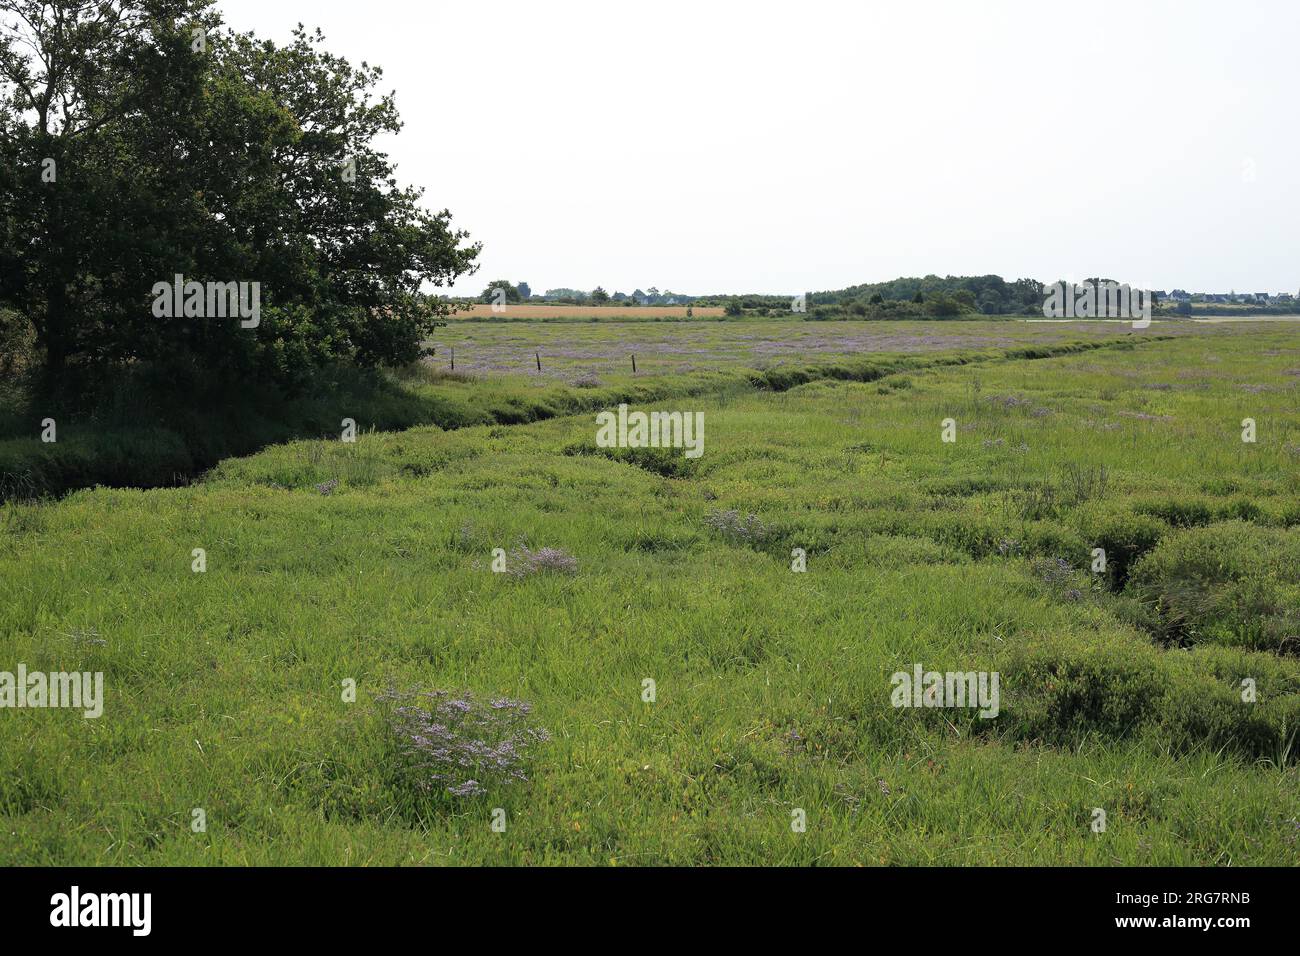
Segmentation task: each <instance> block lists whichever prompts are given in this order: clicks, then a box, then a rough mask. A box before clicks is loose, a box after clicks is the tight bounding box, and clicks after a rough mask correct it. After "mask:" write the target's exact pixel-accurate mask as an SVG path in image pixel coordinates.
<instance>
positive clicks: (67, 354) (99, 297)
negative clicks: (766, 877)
mask: <svg viewBox="0 0 1300 956" xmlns="http://www.w3.org/2000/svg"><path fill="white" fill-rule="evenodd" d="M323 44H324V38H323V36H322V35H321V34H320V32H319V31H316V32H308V31H307V30H305V29H303V28H302V27H301V26H299V27H298V29H297V30H295V31H294V34H293V37H292V40H291V42H289V43H288V44H285V45H277V44H275V43H272V42H269V41H267V40H262V39H258V38H257V37H255V36H253V35H252V34H250V33H239V32H235V31H233V30H231V29H228V28H225V27H224V26H223V24H222V22H221V20H220V17H219V15H218V14H217V12H216V11H215V10H213V9H212V6H211V0H110V2H103V0H95V2H85V0H54V2H50V0H45V2H42V0H0V307H8V308H10V309H12V310H13V312H14V313H17V314H18V315H20V316H24V317H25V318H26V320H27V321H28V322H30V323H31V325H32V327H33V329H34V332H35V339H36V343H37V345H38V347H39V350H40V352H41V354H42V357H43V361H44V371H45V377H46V379H47V381H49V382H50V383H51V384H52V385H54V386H56V387H57V386H58V384H59V383H60V381H62V380H63V378H64V376H65V374H66V372H67V369H68V367H69V366H70V365H72V364H74V363H75V364H94V363H120V362H130V361H138V360H144V361H153V362H165V363H169V364H172V365H183V364H187V363H188V364H192V365H193V366H195V367H202V368H204V369H208V370H213V371H216V372H218V373H221V374H226V375H228V376H231V377H257V378H262V379H269V380H274V381H278V382H282V383H298V382H301V381H302V380H303V379H304V377H305V376H307V375H309V374H310V372H311V371H312V370H313V369H315V368H318V367H320V366H323V365H326V364H330V363H338V362H345V363H351V364H355V365H359V366H364V367H369V366H375V365H379V364H388V363H392V364H396V363H402V362H407V361H411V360H413V359H415V358H417V357H418V356H419V355H420V353H421V351H422V346H421V343H422V341H423V339H424V338H425V337H426V336H427V334H428V332H429V331H430V329H431V328H432V327H433V325H435V324H436V323H437V321H438V319H439V318H440V316H441V315H442V314H443V312H445V310H446V306H443V305H440V304H439V303H438V302H437V301H436V300H432V299H429V298H426V297H425V296H423V295H422V294H421V288H422V287H423V286H425V285H433V286H445V285H450V284H451V283H452V282H454V281H455V279H456V278H457V277H459V276H461V275H465V274H468V273H470V272H472V271H473V270H474V268H475V265H474V263H475V259H476V256H477V253H478V249H479V247H478V245H477V244H470V243H469V242H468V241H467V240H468V235H467V234H466V233H465V232H464V231H457V230H455V229H453V227H452V223H451V214H450V213H449V212H447V211H446V210H443V211H442V212H437V213H432V212H429V211H427V210H425V209H424V208H423V207H422V205H421V191H420V190H418V189H415V188H413V187H410V186H400V185H399V184H398V183H397V181H396V178H395V176H394V171H393V166H392V164H391V163H390V162H389V159H388V157H387V156H386V155H385V154H384V153H382V152H380V151H379V150H378V149H376V147H375V145H374V141H375V138H376V137H377V136H379V135H380V134H383V133H396V132H397V131H398V130H399V129H400V128H401V122H400V120H399V118H398V114H397V110H396V107H395V105H394V102H393V97H392V94H387V95H382V94H379V93H378V92H377V86H378V84H379V82H380V79H381V77H382V72H381V70H380V69H379V68H378V67H372V66H369V65H368V64H366V63H361V64H360V65H354V64H352V63H349V62H348V61H347V60H346V59H343V58H341V57H338V56H334V55H332V54H330V53H329V52H327V51H326V50H325V49H324V46H323ZM176 276H181V277H183V279H184V281H185V282H197V283H200V284H202V283H236V282H238V283H246V284H251V283H256V284H257V286H258V287H259V289H260V319H259V321H258V322H257V323H256V325H255V326H253V327H249V326H248V325H246V324H241V323H240V322H239V321H235V320H232V319H228V318H216V317H213V316H212V315H210V314H205V315H203V316H201V317H193V316H189V317H186V316H175V317H171V318H164V319H159V318H158V317H157V315H156V314H155V312H154V311H153V310H151V307H150V306H151V302H152V301H153V299H154V295H155V293H154V291H153V290H154V288H155V286H156V285H157V284H158V283H160V282H167V283H170V282H172V281H173V279H174V277H176ZM209 297H210V293H209Z"/></svg>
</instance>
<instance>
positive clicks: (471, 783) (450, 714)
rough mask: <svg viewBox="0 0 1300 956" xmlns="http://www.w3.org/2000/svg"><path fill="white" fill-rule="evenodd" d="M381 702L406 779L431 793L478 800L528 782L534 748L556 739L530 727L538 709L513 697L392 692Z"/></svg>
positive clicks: (446, 692) (439, 691) (429, 692)
mask: <svg viewBox="0 0 1300 956" xmlns="http://www.w3.org/2000/svg"><path fill="white" fill-rule="evenodd" d="M379 700H380V704H381V705H382V706H384V707H385V708H386V709H387V713H386V718H387V724H388V730H389V732H390V734H391V735H392V740H393V744H394V746H395V749H396V752H397V756H398V760H399V762H400V765H401V770H402V772H403V775H404V776H406V777H407V778H408V780H409V782H410V783H411V784H412V785H413V786H414V787H416V788H417V789H419V790H422V791H425V792H430V791H435V790H445V791H446V792H447V793H449V794H451V795H452V796H454V797H476V796H479V795H481V794H484V793H487V790H488V787H489V786H492V785H500V786H504V785H506V784H509V783H513V782H518V781H525V780H527V779H528V777H527V775H526V774H525V773H524V770H523V764H524V761H525V759H526V757H527V756H528V754H529V752H530V751H531V749H532V747H533V746H534V745H535V744H539V743H545V742H546V741H547V740H550V739H551V735H550V734H549V733H547V732H546V730H545V728H542V727H532V726H529V723H528V714H529V712H530V711H531V710H532V708H531V707H530V706H529V705H528V704H527V703H525V702H524V701H521V700H513V699H511V698H509V697H497V698H493V699H492V700H490V701H488V702H487V703H484V702H482V701H480V700H478V699H477V698H476V697H474V695H473V694H471V693H470V692H469V691H460V692H455V693H453V692H452V691H446V690H432V691H397V690H389V691H388V692H387V693H385V694H384V695H382V696H381V697H380V698H379Z"/></svg>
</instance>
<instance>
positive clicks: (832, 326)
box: [428, 319, 1207, 384]
mask: <svg viewBox="0 0 1300 956" xmlns="http://www.w3.org/2000/svg"><path fill="white" fill-rule="evenodd" d="M1130 331H1131V330H1130V327H1129V326H1128V325H1126V324H1124V323H1110V322H1042V323H1029V322H1022V321H1017V320H1013V319H1003V320H994V321H986V322H980V321H963V322H800V321H793V320H790V319H780V320H776V319H773V320H762V319H750V320H745V321H737V322H678V323H674V324H673V325H671V326H668V327H656V326H655V325H653V324H646V323H637V322H628V323H616V322H600V323H593V324H586V325H559V324H547V325H543V324H527V323H521V324H515V325H511V324H499V325H488V324H479V325H470V324H466V325H459V326H458V325H452V326H449V327H448V328H446V329H441V330H439V335H438V336H437V337H436V338H435V339H433V340H432V341H431V342H430V343H429V344H431V345H432V346H434V348H435V349H436V354H435V355H434V356H433V357H432V358H430V359H429V360H428V362H429V365H430V366H431V367H432V368H435V369H441V370H444V371H450V370H451V360H452V349H454V350H455V360H456V371H457V372H461V373H464V374H469V375H478V376H484V375H486V376H492V377H493V378H494V379H499V377H500V376H508V375H516V376H518V379H517V380H516V382H517V383H524V382H529V381H531V382H535V383H538V384H543V383H544V384H554V383H555V382H570V383H572V382H579V381H591V380H592V379H595V380H597V381H602V382H603V381H627V380H630V376H631V375H632V362H631V356H633V355H635V356H636V361H637V374H638V375H639V376H641V377H642V378H644V377H646V376H656V375H666V374H694V373H698V372H716V371H722V370H735V369H742V368H757V369H773V368H784V367H788V366H791V365H809V364H813V363H828V362H853V361H862V360H866V359H872V358H876V357H879V356H882V355H898V354H907V355H918V354H932V353H936V352H951V351H961V350H973V349H1007V348H1014V347H1016V346H1043V345H1059V344H1061V343H1064V342H1070V341H1079V340H1085V341H1086V340H1098V339H1106V338H1114V337H1116V336H1122V335H1125V334H1126V333H1128V332H1130ZM1146 331H1147V332H1148V333H1151V334H1156V333H1158V334H1160V335H1185V334H1189V333H1192V332H1198V331H1199V332H1205V331H1207V330H1206V329H1205V328H1204V327H1203V326H1198V325H1196V324H1193V323H1189V322H1159V323H1156V324H1154V325H1153V326H1152V327H1151V328H1150V329H1148V330H1146ZM539 358H540V360H541V365H542V368H541V371H540V372H538V370H537V361H538V359H539Z"/></svg>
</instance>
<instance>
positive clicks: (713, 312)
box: [452, 302, 722, 319]
mask: <svg viewBox="0 0 1300 956" xmlns="http://www.w3.org/2000/svg"><path fill="white" fill-rule="evenodd" d="M686 308H687V307H686V306H684V305H648V306H623V305H519V304H516V303H513V302H511V303H507V304H506V306H505V308H504V309H502V310H501V311H498V312H493V311H492V306H491V305H488V304H486V303H479V304H477V305H472V306H466V307H464V308H462V309H460V310H459V311H458V312H456V314H455V315H453V316H452V318H453V319H465V318H471V317H473V318H501V319H558V318H566V319H567V318H578V319H683V318H685V317H686ZM692 311H693V315H694V317H695V318H699V319H707V318H716V317H718V316H720V315H722V307H721V306H708V307H705V306H697V307H695V308H694V309H693V310H692Z"/></svg>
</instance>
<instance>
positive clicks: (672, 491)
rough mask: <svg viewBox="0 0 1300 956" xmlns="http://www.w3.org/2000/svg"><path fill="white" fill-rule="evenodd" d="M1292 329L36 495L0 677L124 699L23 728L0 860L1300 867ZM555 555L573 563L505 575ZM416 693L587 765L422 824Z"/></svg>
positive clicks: (477, 403)
mask: <svg viewBox="0 0 1300 956" xmlns="http://www.w3.org/2000/svg"><path fill="white" fill-rule="evenodd" d="M1292 340H1293V336H1292V335H1291V334H1290V333H1288V332H1286V331H1268V330H1258V329H1249V330H1243V329H1234V330H1233V333H1232V334H1231V335H1226V334H1219V333H1214V332H1210V331H1203V332H1200V333H1198V334H1189V335H1185V336H1181V337H1179V338H1177V339H1175V340H1151V341H1145V342H1142V343H1140V344H1137V345H1136V347H1131V348H1118V349H1116V348H1100V349H1093V350H1088V351H1078V352H1074V353H1070V354H1064V355H1060V356H1058V357H1042V358H1039V359H1038V360H1034V361H1030V360H1028V359H1029V358H1030V357H1032V356H1034V355H1037V354H1039V353H1038V352H1036V351H1032V350H1031V351H1027V352H1026V351H1022V352H1019V353H1017V354H1016V355H1015V356H1011V357H1008V356H1006V355H1005V354H1003V356H1002V357H1001V358H998V357H997V355H996V354H995V353H993V352H986V353H982V355H983V359H984V360H982V361H974V360H972V358H973V356H971V355H968V356H967V358H966V360H965V361H963V362H962V363H961V364H957V363H955V362H954V363H953V364H947V363H948V362H949V361H950V360H949V359H948V358H946V357H943V358H942V360H941V356H940V355H939V354H936V355H935V356H933V357H932V360H928V361H921V358H922V357H918V356H913V357H912V359H911V361H910V365H907V366H906V367H904V366H903V365H902V364H901V363H899V364H890V365H888V366H878V367H875V370H874V371H873V372H872V373H871V374H870V375H867V374H865V373H862V374H857V375H855V374H849V373H850V372H851V371H853V370H854V369H857V370H859V372H860V371H861V370H862V369H864V368H866V367H867V364H866V363H867V360H866V359H861V360H860V361H859V364H857V365H852V366H851V367H850V365H849V364H844V365H838V366H837V365H835V363H833V362H832V363H831V364H830V365H828V364H827V363H826V362H821V363H818V362H814V361H809V362H807V363H805V365H806V366H807V368H805V367H804V366H793V367H783V368H781V369H769V370H768V371H767V372H765V373H763V374H761V375H759V374H752V375H751V374H745V373H742V372H740V371H739V370H738V371H737V372H736V373H735V377H734V378H726V377H724V376H725V373H723V372H719V373H714V374H715V375H716V376H718V377H717V378H715V379H707V378H703V377H701V378H698V379H697V378H690V377H686V378H683V379H681V380H680V381H676V382H674V383H672V384H671V388H669V386H664V387H665V389H666V390H667V394H664V395H662V396H661V397H662V398H664V399H666V403H665V404H662V405H661V406H660V407H663V408H666V409H678V410H692V411H694V410H701V411H703V412H704V413H705V426H706V427H705V453H704V455H703V457H702V458H700V459H699V460H698V461H696V462H693V463H692V464H691V465H690V466H689V467H687V466H682V467H677V466H675V465H671V464H670V463H669V462H667V461H666V460H664V459H665V456H664V455H663V454H662V453H660V454H651V453H627V454H615V455H607V454H604V453H603V450H601V449H597V448H596V447H595V431H596V426H595V423H594V421H593V416H592V415H590V414H581V415H571V416H565V415H563V414H562V413H563V412H565V411H569V410H571V408H569V407H566V406H563V405H562V404H557V406H556V408H555V411H556V412H558V413H561V414H559V415H558V416H557V417H550V416H547V415H542V414H531V413H528V412H526V411H525V413H523V414H522V415H521V417H520V419H519V420H520V421H521V422H532V423H530V424H518V425H507V424H501V423H500V422H499V421H498V422H496V423H492V424H481V425H476V424H472V423H471V422H464V423H461V424H463V426H464V427H459V428H456V429H455V430H450V431H448V430H443V429H441V428H438V427H434V426H429V427H419V428H413V429H410V430H408V431H403V432H394V433H382V432H375V433H366V434H363V435H362V437H361V438H360V440H359V441H358V442H357V443H356V444H355V445H348V444H343V443H339V442H335V441H302V442H294V443H291V444H285V445H278V446H274V447H271V448H268V449H266V450H265V451H263V452H262V453H260V454H257V455H255V456H253V457H249V458H242V459H231V460H227V461H225V462H223V463H222V464H221V465H220V466H219V467H218V468H217V469H215V470H214V471H213V472H212V473H211V474H209V475H208V476H207V478H206V479H205V480H204V481H202V482H201V483H198V484H195V485H192V486H189V487H183V488H172V489H159V490H152V491H139V490H112V489H105V488H101V489H96V490H90V491H81V492H77V493H75V494H72V495H70V496H69V497H67V498H66V499H64V500H62V501H60V502H57V503H45V504H31V505H27V504H15V503H11V504H9V505H7V506H5V507H4V509H3V512H0V669H10V670H12V669H13V668H14V667H15V666H16V664H17V663H18V662H23V663H25V664H26V665H27V667H28V668H29V669H34V670H35V669H41V670H47V671H53V670H71V669H78V670H90V671H103V672H104V673H105V683H106V688H107V701H106V704H105V713H104V716H103V717H102V718H100V719H99V720H85V719H83V718H82V717H81V716H80V715H79V714H76V713H71V712H66V711H55V710H46V711H36V710H28V711H12V710H9V711H0V721H3V722H5V724H6V726H5V732H4V733H3V734H2V735H0V816H3V821H0V823H2V825H0V863H6V864H50V863H59V864H142V863H163V864H237V863H275V864H288V863H303V864H362V863H369V864H394V863H445V864H469V863H501V864H504V863H512V864H513V863H532V864H548V863H595V864H607V863H611V862H615V863H618V864H646V863H732V864H750V863H781V864H813V863H820V864H856V863H863V864H880V863H895V864H933V863H938V864H982V863H983V864H1014V863H1019V864H1066V863H1082V864H1144V865H1145V864H1228V863H1232V864H1246V865H1256V864H1282V865H1294V864H1295V863H1297V862H1300V776H1298V766H1297V752H1298V751H1300V746H1297V743H1298V742H1297V740H1296V729H1297V727H1300V660H1298V659H1297V657H1296V653H1295V644H1294V640H1295V636H1296V634H1295V631H1296V628H1295V627H1294V626H1293V625H1294V622H1295V618H1294V614H1293V612H1294V609H1295V597H1296V582H1297V578H1296V575H1297V572H1296V567H1297V564H1296V562H1295V556H1296V554H1297V544H1296V539H1295V535H1296V534H1297V533H1300V505H1297V502H1298V501H1300V495H1298V494H1297V492H1298V491H1300V477H1298V475H1300V472H1298V471H1297V464H1300V414H1298V412H1297V404H1296V394H1297V393H1296V385H1297V382H1300V376H1297V374H1296V370H1297V367H1300V348H1297V347H1295V346H1293V345H1292V344H1291V343H1292ZM1022 347H1023V346H1022ZM458 355H459V350H458ZM812 368H816V369H818V370H819V371H817V372H816V374H813V372H811V371H809V369H812ZM833 368H843V369H844V374H836V373H834V372H833V371H829V370H828V369H833ZM855 378H856V379H859V380H853V379H855ZM801 381H802V384H801ZM692 382H694V386H693V387H695V388H697V389H703V388H705V387H706V386H713V385H717V384H719V383H722V382H725V383H726V384H727V385H728V387H727V389H726V390H725V391H723V392H721V393H718V394H711V395H708V394H703V393H701V394H697V395H694V396H689V395H688V394H687V390H689V388H691V387H692V386H691V383H692ZM754 386H759V387H754ZM422 387H428V388H431V389H437V390H438V392H439V394H442V395H445V396H447V400H448V401H451V400H453V399H454V400H455V401H457V402H460V403H462V404H463V407H464V408H466V409H471V410H477V411H478V412H479V413H482V411H483V409H484V408H487V407H491V402H494V401H496V402H499V401H501V396H502V395H505V394H512V392H511V390H512V389H519V388H522V387H523V386H519V385H517V384H516V383H514V380H513V379H509V380H507V381H506V382H505V383H499V382H496V381H495V380H494V379H491V378H486V379H485V378H479V379H476V380H474V381H470V382H457V381H438V382H426V383H424V386H422ZM553 387H555V388H559V387H561V386H553ZM624 387H626V386H625V383H621V382H617V381H615V382H612V383H610V384H608V385H606V386H604V388H607V389H609V390H610V391H607V392H602V391H601V390H599V389H574V390H572V391H571V392H564V393H563V394H572V395H585V396H590V397H589V398H583V399H582V401H584V402H587V401H590V402H598V401H602V400H604V401H608V400H609V399H611V398H614V397H617V390H618V389H621V388H624ZM494 389H495V391H494ZM542 391H545V389H543V390H542ZM513 394H518V392H514V393H513ZM552 394H561V393H560V392H554V393H552ZM575 400H576V399H575ZM644 400H645V401H651V400H653V394H651V395H647V397H646V398H645V399H644ZM588 407H591V408H594V407H597V405H595V404H592V405H589V406H588ZM525 408H527V406H525ZM494 417H495V416H494ZM1246 417H1251V418H1254V419H1255V420H1256V422H1257V428H1258V441H1257V442H1256V443H1254V444H1245V443H1243V442H1242V441H1241V420H1242V419H1243V418H1246ZM946 418H952V419H955V421H956V424H957V441H956V442H955V443H951V444H950V443H944V442H942V441H941V440H940V434H941V422H942V421H943V420H944V419H946ZM535 419H544V420H535ZM335 479H337V480H338V484H337V486H336V487H334V488H333V490H332V491H331V493H329V494H322V493H321V492H320V491H319V490H318V489H317V486H318V485H321V484H323V483H325V482H329V481H333V480H335ZM731 511H734V512H736V514H737V519H736V520H724V519H720V518H719V514H720V513H725V512H731ZM751 514H752V515H754V516H755V517H754V519H752V520H746V516H748V515H751ZM1098 546H1101V547H1104V548H1105V549H1106V551H1107V557H1108V567H1107V571H1106V572H1105V573H1104V574H1093V573H1091V571H1090V570H1089V564H1090V561H1091V552H1092V549H1093V548H1094V547H1098ZM200 547H201V548H204V549H206V552H207V562H208V564H207V568H208V570H207V572H206V573H204V574H195V573H192V572H191V570H190V568H191V560H192V558H191V552H192V549H194V548H200ZM524 547H526V548H531V549H536V548H539V547H555V548H561V549H563V550H564V551H566V552H567V553H569V554H571V555H573V556H574V557H575V558H576V559H577V562H578V569H577V572H576V573H574V574H565V573H547V572H543V573H538V574H531V575H525V576H516V575H511V574H494V573H492V571H491V569H490V565H491V563H492V550H493V549H494V548H501V549H503V550H505V551H506V552H508V553H511V552H516V551H517V549H519V548H524ZM794 548H803V549H806V551H807V554H808V571H807V573H805V574H796V573H793V572H792V571H791V570H790V560H791V556H790V552H791V550H792V549H794ZM1243 601H1249V602H1251V603H1248V604H1243ZM1243 607H1245V608H1248V609H1249V610H1247V611H1245V612H1243V610H1242V608H1243ZM91 629H93V631H94V634H95V635H97V639H96V641H88V640H85V639H84V635H86V634H88V633H90V632H91ZM97 641H102V642H103V643H97ZM918 662H919V663H921V664H923V665H924V666H925V668H926V669H927V670H975V671H996V672H998V673H999V674H1000V675H1001V712H1000V714H999V716H998V717H997V718H996V719H993V720H981V719H980V718H978V717H976V716H975V715H974V713H973V712H972V711H968V710H938V709H930V710H924V709H923V710H910V709H895V708H893V707H891V706H890V691H891V684H890V675H891V674H892V673H893V672H894V671H898V670H903V671H910V670H911V669H912V667H913V665H914V664H916V663H918ZM349 678H350V679H354V680H356V682H357V687H358V700H357V702H356V703H345V702H344V701H343V700H342V699H341V694H340V687H341V683H342V682H343V681H344V680H346V679H349ZM647 678H649V679H652V680H654V682H655V686H656V692H657V698H656V700H655V702H654V703H646V702H644V701H643V700H642V687H643V681H644V680H645V679H647ZM1244 678H1251V679H1253V680H1254V681H1255V684H1256V687H1257V694H1258V699H1257V700H1256V701H1255V702H1253V703H1246V702H1244V701H1243V700H1242V698H1241V682H1242V680H1243V679H1244ZM390 684H395V685H397V686H400V687H413V686H426V687H446V688H469V689H472V690H473V691H474V692H475V693H477V694H480V695H484V696H491V695H498V694H501V695H508V696H511V697H517V698H523V699H525V700H528V701H530V702H531V703H532V704H533V706H534V713H535V715H536V719H537V721H538V722H539V723H540V724H542V725H543V726H545V727H546V728H548V729H549V730H550V731H551V734H552V735H553V739H552V740H551V741H550V742H549V743H547V744H545V745H544V746H542V747H541V749H540V750H539V751H538V753H537V756H536V758H535V759H534V760H533V761H532V762H531V765H530V768H529V769H530V776H531V779H530V780H529V781H528V782H526V783H519V784H514V785H512V786H509V787H499V788H494V790H493V791H491V792H489V794H487V795H486V796H484V797H481V798H474V799H468V800H454V799H452V798H450V797H443V798H429V797H425V796H421V795H418V794H417V793H415V792H413V791H411V790H410V789H409V788H408V787H407V786H405V785H403V783H402V778H401V777H400V776H399V775H397V774H396V773H395V768H394V767H393V766H392V765H391V756H390V749H389V747H388V746H387V742H386V740H385V736H384V732H383V728H382V725H381V724H380V723H379V721H378V719H377V718H376V716H375V710H374V707H373V706H372V704H373V701H374V698H375V697H376V696H377V695H378V694H380V693H382V692H383V690H384V689H385V688H386V687H388V686H389V685H390ZM495 807H501V808H504V809H505V810H506V812H507V829H506V831H505V832H504V833H498V832H493V831H492V830H491V828H490V826H489V823H490V819H491V812H492V809H493V808H495ZM1097 807H1100V808H1102V809H1104V810H1105V811H1106V814H1107V829H1106V831H1105V832H1104V833H1093V832H1092V830H1091V828H1090V823H1091V820H1092V814H1093V808H1097ZM194 808H202V809H203V810H205V812H206V815H207V831H206V832H203V833H195V832H192V830H191V827H190V821H191V812H192V810H193V809H194ZM795 808H802V809H803V810H805V811H806V813H807V819H808V825H807V831H806V832H804V833H795V832H792V830H791V826H790V822H791V812H792V810H794V809H795Z"/></svg>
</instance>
